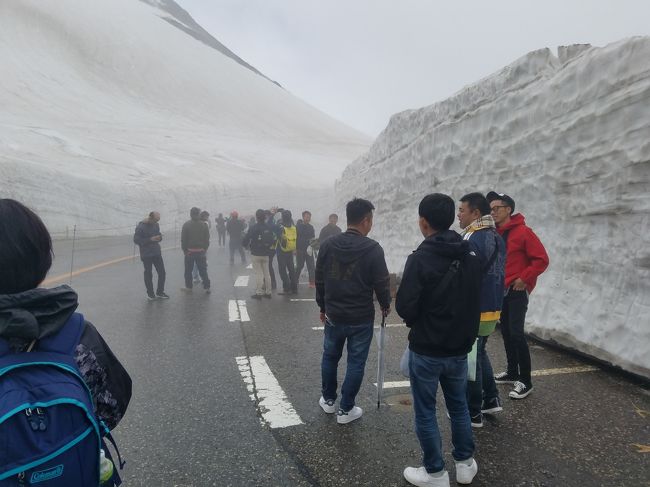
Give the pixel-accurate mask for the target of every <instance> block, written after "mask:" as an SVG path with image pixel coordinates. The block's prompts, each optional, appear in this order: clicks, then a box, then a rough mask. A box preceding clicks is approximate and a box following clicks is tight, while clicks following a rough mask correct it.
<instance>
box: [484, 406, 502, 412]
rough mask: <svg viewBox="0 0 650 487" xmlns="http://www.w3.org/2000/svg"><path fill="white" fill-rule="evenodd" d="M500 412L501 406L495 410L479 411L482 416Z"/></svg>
mask: <svg viewBox="0 0 650 487" xmlns="http://www.w3.org/2000/svg"><path fill="white" fill-rule="evenodd" d="M501 411H503V408H502V407H501V406H499V407H496V408H490V409H481V413H483V414H494V413H500V412H501Z"/></svg>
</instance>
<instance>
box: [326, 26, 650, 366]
mask: <svg viewBox="0 0 650 487" xmlns="http://www.w3.org/2000/svg"><path fill="white" fill-rule="evenodd" d="M560 54H561V57H560V58H559V59H558V58H556V57H555V56H554V55H553V54H552V53H551V51H550V50H548V49H542V50H539V51H535V52H532V53H530V54H528V55H526V56H524V57H522V58H521V59H518V60H517V61H515V62H514V63H513V64H511V65H509V66H507V67H505V68H504V69H502V70H501V71H499V72H497V73H495V74H493V75H492V76H489V77H487V78H485V79H483V80H480V81H478V82H477V83H475V84H473V85H471V86H468V87H466V88H464V89H463V90H461V91H460V92H458V93H457V94H456V95H454V96H452V97H451V98H449V99H447V100H444V101H442V102H439V103H436V104H434V105H432V106H429V107H425V108H422V109H419V110H409V111H406V112H402V113H399V114H397V115H395V116H393V117H392V118H391V120H390V123H389V125H388V127H387V128H386V129H385V130H384V132H383V133H382V134H381V135H380V136H379V137H378V139H377V140H376V141H375V143H374V144H373V145H372V147H371V148H370V150H369V151H368V152H367V153H366V154H364V155H363V156H361V157H360V158H358V159H357V160H356V161H355V162H354V163H352V164H351V165H350V166H349V167H348V168H347V169H346V170H345V171H344V173H343V176H342V178H341V179H340V180H339V181H338V182H337V197H338V200H339V204H340V205H342V204H343V203H344V202H345V201H347V200H348V199H349V198H351V197H353V196H363V197H367V198H369V199H371V200H372V201H373V202H374V203H375V206H376V207H377V211H376V215H375V227H374V229H373V236H374V237H375V238H377V239H378V240H379V241H380V242H381V243H382V245H383V247H384V249H385V250H386V253H387V259H388V262H389V266H390V268H391V269H392V270H393V271H397V272H400V271H401V270H402V267H403V265H404V262H405V259H406V256H407V255H408V254H409V253H410V252H411V251H412V250H413V249H414V248H415V247H416V245H417V244H418V242H419V241H420V240H421V236H420V235H419V231H418V229H417V205H418V203H419V201H420V199H421V198H422V196H424V195H425V194H427V193H431V192H444V193H447V194H450V195H452V197H453V198H454V199H458V198H460V197H461V196H462V195H463V194H465V193H468V192H471V191H482V192H487V191H488V190H491V189H494V190H497V191H502V192H507V193H508V194H509V195H511V196H512V197H513V198H514V199H515V201H516V203H517V210H518V211H520V212H522V213H523V214H524V215H525V216H526V220H527V223H528V224H529V225H530V226H531V227H532V228H533V229H534V230H535V232H536V233H537V234H538V235H539V236H540V238H541V240H542V242H543V243H544V244H545V246H546V248H547V250H548V253H549V255H550V259H551V265H550V267H549V269H548V270H547V271H546V273H545V274H544V275H543V276H542V277H541V278H540V280H539V285H538V287H537V288H536V289H535V291H534V293H533V296H532V299H531V305H530V308H529V311H528V316H527V318H528V320H529V323H528V325H527V326H528V330H529V331H531V332H533V333H534V334H536V335H538V336H540V337H542V338H544V339H550V340H555V341H557V342H558V343H561V344H563V345H566V346H569V347H573V348H576V349H578V350H580V351H582V352H584V353H587V354H590V355H592V356H595V357H598V358H600V359H603V360H606V361H609V362H611V363H614V364H616V365H618V366H620V367H622V368H624V369H626V370H629V371H632V372H634V373H638V374H641V375H644V376H646V377H650V353H648V348H649V345H650V212H649V210H650V38H648V37H642V38H632V39H627V40H623V41H621V42H618V43H615V44H611V45H609V46H607V47H604V48H594V47H589V46H584V45H581V46H577V47H576V48H564V49H560Z"/></svg>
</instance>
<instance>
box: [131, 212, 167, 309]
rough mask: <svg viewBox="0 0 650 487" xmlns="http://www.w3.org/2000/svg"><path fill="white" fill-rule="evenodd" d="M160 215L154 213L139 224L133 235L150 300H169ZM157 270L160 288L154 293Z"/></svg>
mask: <svg viewBox="0 0 650 487" xmlns="http://www.w3.org/2000/svg"><path fill="white" fill-rule="evenodd" d="M159 221H160V213H158V212H157V211H152V212H151V213H149V216H148V217H147V218H145V219H144V220H142V221H141V222H140V223H138V226H137V227H135V234H134V235H133V242H134V243H135V244H136V245H137V246H138V247H139V248H140V260H141V261H142V265H143V266H144V285H145V287H146V289H147V296H148V298H149V300H154V299H157V298H158V299H169V296H167V294H165V276H166V273H165V263H164V262H163V258H162V252H161V249H160V241H161V240H162V234H161V233H160V226H159V224H158V222H159ZM152 267H155V268H156V273H157V274H158V286H157V287H156V293H155V294H154V292H153V270H152Z"/></svg>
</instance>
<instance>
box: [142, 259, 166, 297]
mask: <svg viewBox="0 0 650 487" xmlns="http://www.w3.org/2000/svg"><path fill="white" fill-rule="evenodd" d="M141 260H142V264H143V265H144V285H145V287H146V288H147V294H148V295H149V296H151V295H153V271H152V266H153V267H155V268H156V273H157V274H158V287H157V288H156V289H157V291H156V294H160V293H163V292H165V277H166V276H167V274H166V273H165V263H164V262H163V258H162V255H154V256H153V257H141Z"/></svg>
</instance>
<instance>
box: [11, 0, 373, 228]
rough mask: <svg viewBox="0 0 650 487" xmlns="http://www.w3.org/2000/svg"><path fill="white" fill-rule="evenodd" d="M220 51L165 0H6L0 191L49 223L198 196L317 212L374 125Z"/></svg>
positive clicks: (166, 215)
mask: <svg viewBox="0 0 650 487" xmlns="http://www.w3.org/2000/svg"><path fill="white" fill-rule="evenodd" d="M174 15H177V17H174ZM172 20H173V21H174V22H171V21H172ZM181 27H183V28H181ZM188 31H191V32H190V33H188ZM199 37H200V38H201V39H200V42H199V40H197V38H199ZM213 41H214V42H213ZM215 43H216V44H215ZM219 46H221V48H220V47H219ZM222 48H223V49H222ZM225 50H226V48H225V47H224V46H223V45H221V44H220V43H218V41H216V40H215V39H214V38H212V37H210V36H209V34H207V32H205V31H203V30H202V29H201V28H200V26H198V25H197V24H196V23H194V22H193V20H191V17H190V16H189V15H188V14H187V13H186V12H185V11H184V10H182V9H181V8H180V7H178V6H177V5H176V4H174V2H172V1H171V0H161V1H153V0H152V1H151V2H149V3H144V2H140V1H136V0H93V1H86V0H2V1H0V65H1V66H2V68H1V69H2V71H1V75H0V106H1V107H2V109H1V110H0V197H12V198H16V199H19V200H21V201H23V202H25V203H27V204H29V205H30V206H32V207H33V208H35V209H36V210H37V211H38V212H39V213H40V214H41V216H42V217H43V218H44V219H45V221H46V223H47V224H48V226H49V227H50V229H51V230H52V231H53V232H54V233H55V234H56V233H59V232H61V233H63V232H64V231H65V229H66V228H68V229H69V228H71V227H72V225H74V224H77V225H78V228H79V229H80V231H81V233H82V234H83V235H88V234H92V233H93V232H94V233H96V234H110V233H128V232H131V231H132V230H133V225H134V223H135V222H136V221H138V220H140V219H142V217H144V215H145V214H147V213H148V212H149V211H151V210H153V209H156V210H159V211H160V212H161V213H162V216H163V219H162V221H161V223H164V224H165V225H166V226H167V227H168V228H169V226H170V225H173V223H172V222H174V221H175V220H177V221H178V223H179V224H180V223H182V221H183V220H185V219H186V218H187V216H188V213H189V208H190V207H192V206H199V207H201V208H205V209H207V210H208V211H210V212H211V214H212V216H216V213H217V212H219V211H221V212H224V213H225V212H227V211H229V210H232V209H237V210H239V211H240V213H247V212H248V213H250V212H253V211H254V210H255V209H256V208H258V207H262V208H266V207H270V206H272V205H281V206H284V207H285V208H291V209H293V210H294V212H295V213H297V212H298V211H299V210H302V209H304V208H305V207H309V208H310V209H312V210H314V216H315V218H316V219H317V221H320V220H326V216H325V215H326V214H327V213H329V212H330V211H331V206H332V204H331V203H332V201H333V197H332V195H333V193H332V187H333V184H334V181H335V179H336V178H337V177H339V176H340V174H341V172H342V170H343V169H344V167H345V165H346V164H348V163H349V162H350V161H352V160H353V159H354V158H356V157H357V156H358V155H359V154H361V153H362V152H363V151H364V150H367V148H368V146H369V145H370V142H371V141H370V139H369V138H368V137H367V136H365V135H363V134H361V133H359V132H356V131H354V130H353V129H351V128H349V127H347V126H345V125H343V124H341V123H340V122H338V121H336V120H333V119H332V118H330V117H328V116H327V115H325V114H323V113H322V112H319V111H318V110H316V109H315V108H313V107H311V106H309V105H308V104H306V103H304V102H303V101H301V100H299V99H298V98H296V97H294V96H292V95H291V94H290V93H288V92H287V91H285V90H284V89H282V88H281V87H280V86H278V85H277V84H276V83H274V82H272V81H269V80H268V79H266V78H265V77H264V76H263V75H261V73H259V72H257V71H256V70H254V68H252V67H250V66H248V65H246V64H245V63H244V62H243V61H242V60H241V59H239V58H236V56H235V55H234V54H233V53H231V52H230V51H228V52H225ZM319 211H320V212H321V213H322V218H321V217H319V215H317V212H319ZM107 228H112V229H113V230H109V231H107V230H106V229H107ZM91 230H92V231H91Z"/></svg>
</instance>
